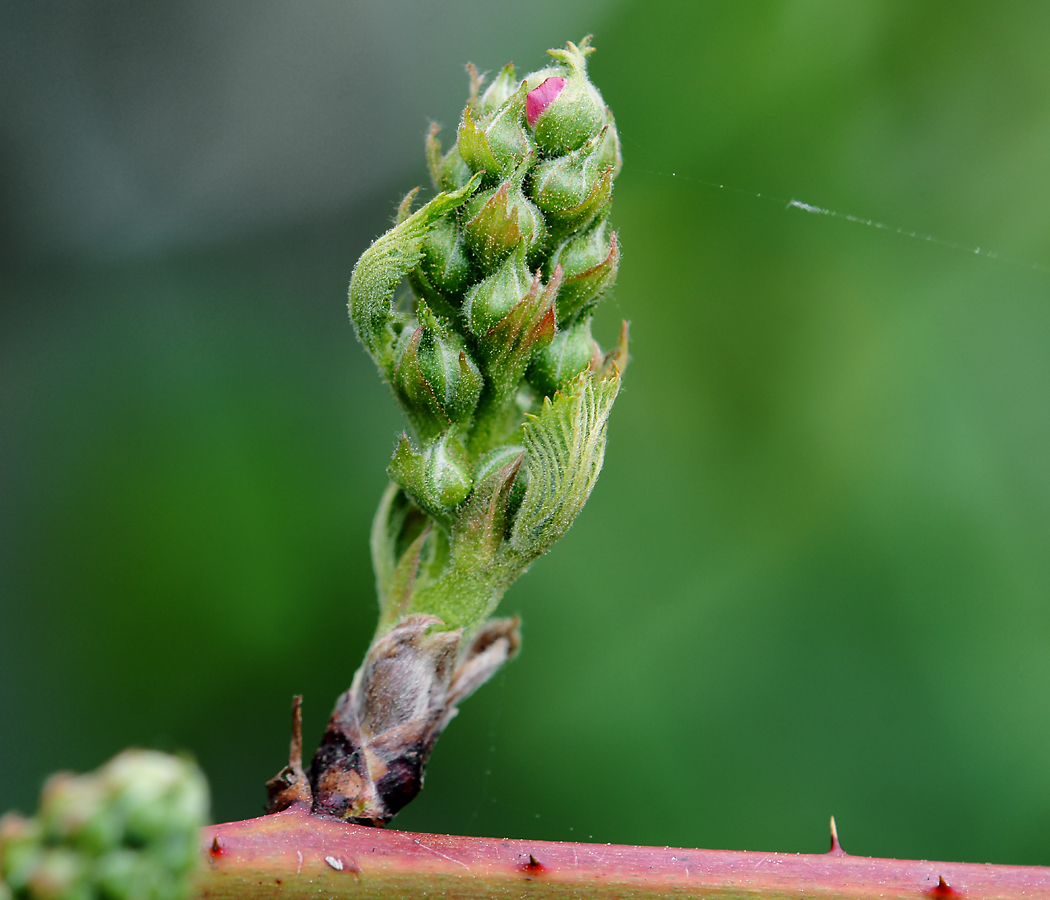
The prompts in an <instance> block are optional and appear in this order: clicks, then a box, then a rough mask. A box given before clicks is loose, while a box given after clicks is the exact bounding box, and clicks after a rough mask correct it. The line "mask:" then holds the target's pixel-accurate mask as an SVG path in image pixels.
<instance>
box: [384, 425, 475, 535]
mask: <svg viewBox="0 0 1050 900" xmlns="http://www.w3.org/2000/svg"><path fill="white" fill-rule="evenodd" d="M470 470H471V466H470V463H469V462H468V461H467V456H466V452H465V450H464V448H463V444H462V442H461V441H460V440H459V439H458V438H457V437H454V436H453V434H452V432H451V431H446V432H445V433H444V434H442V435H441V437H439V438H438V439H437V440H436V441H434V442H433V443H431V444H430V445H429V446H428V447H427V448H426V450H425V451H424V452H423V453H419V452H417V451H416V450H414V449H413V448H412V444H411V443H410V442H409V440H408V438H407V437H405V436H402V437H401V441H400V443H399V444H398V446H397V450H395V451H394V457H393V459H391V460H390V465H389V466H387V474H388V475H389V476H390V478H391V479H392V480H393V481H396V482H397V483H398V484H399V485H401V487H402V488H403V489H404V491H405V493H407V494H408V495H409V497H411V498H412V500H413V501H414V502H415V504H416V505H417V506H418V507H420V508H421V509H423V510H425V511H426V512H428V513H430V514H431V515H432V516H435V517H437V518H440V519H447V517H448V516H449V514H450V513H452V512H453V510H455V508H456V507H457V506H459V504H461V503H462V502H463V501H464V500H466V499H467V497H468V496H470V489H471V487H472V485H473V479H472V478H471V474H470Z"/></svg>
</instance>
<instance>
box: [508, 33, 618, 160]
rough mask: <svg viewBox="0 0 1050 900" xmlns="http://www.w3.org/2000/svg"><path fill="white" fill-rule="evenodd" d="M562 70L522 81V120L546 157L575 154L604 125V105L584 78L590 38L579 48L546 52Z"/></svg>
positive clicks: (544, 73) (570, 47) (573, 47)
mask: <svg viewBox="0 0 1050 900" xmlns="http://www.w3.org/2000/svg"><path fill="white" fill-rule="evenodd" d="M547 52H548V53H549V54H550V55H551V56H553V57H554V58H555V59H556V60H558V61H559V62H561V63H563V66H561V67H558V68H556V69H553V70H552V69H549V68H548V69H542V70H540V71H539V72H533V73H532V74H531V75H529V76H528V78H526V79H525V83H526V86H527V88H528V97H527V99H526V116H527V121H528V124H529V126H530V127H531V128H532V129H533V134H534V136H535V138H536V143H537V145H538V146H539V147H540V149H541V150H543V151H544V152H546V153H549V154H551V155H561V154H563V153H566V152H568V151H570V150H578V149H579V148H580V147H582V146H583V144H584V143H585V142H586V141H588V140H590V139H591V138H592V137H594V136H595V135H596V134H597V133H598V132H599V131H601V129H602V127H603V126H604V125H605V109H606V107H605V101H604V100H602V95H601V94H600V93H598V89H597V88H596V87H595V86H594V85H593V84H591V82H590V79H588V77H587V56H588V55H589V54H591V53H593V52H594V48H592V47H591V46H590V37H589V36H588V37H586V38H584V39H583V40H582V41H581V42H580V45H579V46H576V44H574V43H572V41H569V42H568V43H567V44H566V45H565V49H564V50H548V51H547Z"/></svg>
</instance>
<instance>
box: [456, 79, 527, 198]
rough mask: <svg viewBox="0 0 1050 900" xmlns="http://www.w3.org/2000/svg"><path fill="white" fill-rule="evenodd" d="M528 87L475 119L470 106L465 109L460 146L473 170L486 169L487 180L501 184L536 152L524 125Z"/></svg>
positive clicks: (462, 154) (460, 130)
mask: <svg viewBox="0 0 1050 900" xmlns="http://www.w3.org/2000/svg"><path fill="white" fill-rule="evenodd" d="M524 109H525V88H524V87H522V88H521V90H519V91H516V92H515V93H513V94H511V96H510V97H508V98H507V100H506V101H505V102H504V103H503V104H502V105H501V106H500V107H499V108H497V109H495V110H493V111H492V112H491V113H489V114H488V115H486V116H483V117H482V118H481V119H480V121H477V122H475V121H474V117H473V116H472V115H471V111H470V107H469V106H468V107H467V108H466V109H465V110H463V123H462V124H461V125H460V126H459V138H458V142H457V146H458V147H459V152H460V155H461V156H462V157H463V159H464V160H465V161H466V163H467V165H468V166H470V168H471V170H472V171H473V172H480V171H482V170H484V171H485V173H486V181H487V182H488V183H491V184H497V183H498V182H499V181H500V180H501V179H503V178H508V177H510V176H511V175H512V174H513V173H514V170H515V169H516V168H517V167H518V166H520V165H521V163H522V162H523V161H524V160H525V159H526V158H528V157H530V156H532V155H533V153H534V149H535V148H534V145H533V143H532V138H531V137H529V134H528V132H527V131H526V130H525V126H524V115H523V112H524Z"/></svg>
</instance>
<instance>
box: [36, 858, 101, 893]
mask: <svg viewBox="0 0 1050 900" xmlns="http://www.w3.org/2000/svg"><path fill="white" fill-rule="evenodd" d="M89 874H90V873H89V870H88V860H87V859H86V858H85V857H84V856H83V854H81V853H77V852H76V851H75V850H71V849H69V848H67V847H54V848H50V849H47V850H45V851H44V853H43V854H42V855H41V857H40V859H39V861H38V862H37V865H36V868H35V869H34V870H33V874H32V875H31V876H30V878H29V880H28V881H27V882H26V885H25V890H24V893H25V894H27V895H28V896H30V897H32V898H33V900H93V897H94V891H93V890H92V884H91V880H90V878H89Z"/></svg>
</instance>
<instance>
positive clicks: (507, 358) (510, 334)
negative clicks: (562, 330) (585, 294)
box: [477, 267, 561, 405]
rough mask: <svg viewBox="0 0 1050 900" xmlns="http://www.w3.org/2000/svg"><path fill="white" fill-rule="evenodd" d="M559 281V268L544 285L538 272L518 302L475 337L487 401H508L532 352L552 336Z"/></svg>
mask: <svg viewBox="0 0 1050 900" xmlns="http://www.w3.org/2000/svg"><path fill="white" fill-rule="evenodd" d="M560 284H561V269H560V268H557V267H556V268H555V269H554V272H552V273H551V278H550V281H548V282H547V284H546V285H544V284H543V283H542V282H541V281H540V273H539V272H537V273H536V275H535V277H534V278H533V279H532V285H531V286H530V287H529V291H528V293H527V294H526V295H525V296H524V297H522V298H521V300H520V301H519V302H518V304H517V305H516V306H515V307H514V308H513V309H511V310H510V312H508V313H507V314H506V315H505V316H504V317H503V318H502V319H500V320H499V321H498V322H496V324H495V325H493V326H492V327H491V328H490V329H489V330H488V331H487V332H485V334H484V335H479V336H478V339H477V348H478V359H479V360H480V362H481V368H482V371H483V372H484V373H485V377H486V379H487V380H488V388H487V391H486V397H487V398H488V401H489V402H495V403H496V404H498V405H503V404H505V403H507V402H508V401H509V400H510V399H511V398H512V397H513V396H514V395H515V393H516V391H517V388H518V384H519V383H520V382H521V379H522V378H523V377H524V375H525V370H526V369H527V368H528V366H529V362H530V361H531V359H532V356H533V354H534V353H535V352H536V351H538V350H542V349H543V348H544V347H546V346H547V345H548V344H549V343H550V342H551V341H552V340H553V339H554V334H555V331H556V325H555V321H556V314H555V309H554V299H555V297H556V296H557V294H558V287H559V286H560Z"/></svg>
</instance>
